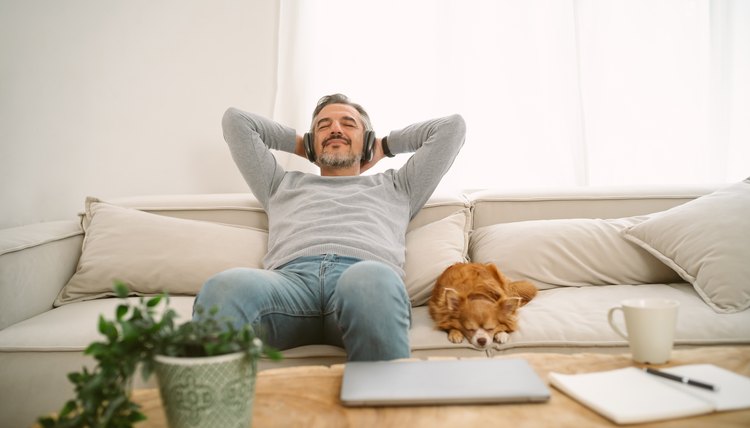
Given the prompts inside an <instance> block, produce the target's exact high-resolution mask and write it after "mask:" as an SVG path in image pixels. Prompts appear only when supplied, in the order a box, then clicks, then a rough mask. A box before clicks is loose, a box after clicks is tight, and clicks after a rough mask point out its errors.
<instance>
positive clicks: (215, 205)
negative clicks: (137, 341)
mask: <svg viewBox="0 0 750 428" xmlns="http://www.w3.org/2000/svg"><path fill="white" fill-rule="evenodd" d="M225 223H226V224H225ZM82 225H83V229H84V233H85V237H84V240H83V246H82V252H81V257H80V259H79V261H78V267H77V269H76V272H75V274H74V275H73V277H72V278H71V279H70V281H68V283H67V284H66V286H65V287H64V288H63V289H62V290H61V292H60V293H59V295H58V297H57V299H56V300H55V305H56V306H60V305H63V304H66V303H71V302H76V301H81V300H90V299H96V298H100V297H107V296H112V295H113V290H112V286H113V284H114V281H115V280H118V281H122V282H124V283H125V284H126V285H128V287H129V288H130V290H131V292H132V293H133V294H135V295H148V294H156V293H161V292H165V291H166V292H169V293H170V294H174V295H180V294H182V295H195V294H197V293H198V291H200V288H201V287H202V285H203V283H204V282H205V281H206V279H208V278H209V277H210V276H211V275H213V274H215V273H218V272H221V271H222V270H225V269H229V268H233V267H250V268H262V259H263V256H264V255H265V253H266V250H267V244H268V232H267V225H268V220H267V217H266V214H265V212H264V211H263V210H262V208H261V207H260V205H259V204H258V202H257V201H255V200H254V199H253V198H252V197H251V196H249V195H239V194H237V195H235V194H224V195H174V196H169V195H167V196H151V197H149V196H146V197H138V198H121V199H117V200H114V201H113V203H108V202H103V201H101V200H99V199H97V198H93V197H90V198H87V200H86V209H85V212H84V213H83V214H82ZM258 226H259V227H258ZM470 227H471V210H470V209H469V206H468V202H467V201H466V199H464V198H462V197H455V196H447V197H440V196H436V197H433V198H432V199H430V201H429V202H428V203H427V204H426V205H425V207H424V208H423V209H422V210H421V211H420V212H419V213H418V214H417V216H416V217H415V218H414V219H413V220H412V222H411V223H410V225H409V228H408V231H407V235H406V262H405V266H404V270H405V271H406V278H405V283H406V288H407V291H408V293H409V297H410V298H411V301H412V303H413V304H414V305H420V304H423V303H424V302H425V301H426V300H427V298H428V297H429V294H430V293H431V289H432V285H433V284H434V282H435V280H436V279H437V277H438V276H439V275H440V274H441V273H442V271H443V270H444V269H445V268H447V267H448V266H450V265H451V264H453V263H458V262H463V261H466V259H467V253H468V233H469V229H470Z"/></svg>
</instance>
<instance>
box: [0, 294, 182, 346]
mask: <svg viewBox="0 0 750 428" xmlns="http://www.w3.org/2000/svg"><path fill="white" fill-rule="evenodd" d="M137 299H138V298H137V297H129V298H128V300H130V301H133V302H135V301H136V300H137ZM194 300H195V298H194V297H192V296H171V297H170V298H169V301H170V303H169V305H170V307H171V308H172V309H174V310H175V311H176V312H177V314H178V316H179V317H178V318H177V321H178V322H181V321H188V320H189V319H190V318H191V316H192V312H193V301H194ZM121 303H122V301H121V300H120V299H117V298H106V299H96V300H87V301H82V302H76V303H71V304H69V305H63V306H60V307H58V308H54V309H52V310H50V311H47V312H44V313H42V314H39V315H37V316H35V317H32V318H29V319H27V320H24V321H21V322H19V323H16V324H14V325H12V326H10V327H8V328H6V329H4V330H0V352H28V351H39V352H44V351H83V350H84V349H86V347H88V345H89V344H90V343H91V342H94V341H97V340H104V337H103V336H102V335H101V334H100V333H99V331H98V329H97V320H98V319H99V315H103V316H104V317H105V318H107V319H112V318H114V316H115V309H116V308H117V306H118V305H119V304H121ZM157 310H158V309H157Z"/></svg>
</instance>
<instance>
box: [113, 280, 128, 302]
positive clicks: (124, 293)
mask: <svg viewBox="0 0 750 428" xmlns="http://www.w3.org/2000/svg"><path fill="white" fill-rule="evenodd" d="M114 289H115V295H116V296H117V297H119V298H120V299H125V298H127V297H128V294H130V290H128V286H127V285H125V283H124V282H122V281H115V287H114Z"/></svg>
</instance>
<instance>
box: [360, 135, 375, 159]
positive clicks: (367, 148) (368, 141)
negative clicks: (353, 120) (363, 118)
mask: <svg viewBox="0 0 750 428" xmlns="http://www.w3.org/2000/svg"><path fill="white" fill-rule="evenodd" d="M364 140H365V141H364V145H363V146H362V160H363V161H365V162H370V161H371V160H372V156H373V154H374V151H375V150H374V149H375V131H365V138H364Z"/></svg>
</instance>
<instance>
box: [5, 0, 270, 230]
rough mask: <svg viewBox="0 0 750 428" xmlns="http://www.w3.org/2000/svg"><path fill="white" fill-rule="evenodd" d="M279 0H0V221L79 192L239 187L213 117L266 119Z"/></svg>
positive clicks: (72, 209) (45, 213)
mask: <svg viewBox="0 0 750 428" xmlns="http://www.w3.org/2000/svg"><path fill="white" fill-rule="evenodd" d="M277 15H278V0H263V1H240V0H212V1H203V0H128V1H114V0H110V1H103V0H67V1H64V2H62V1H58V0H31V1H29V0H0V228H5V227H12V226H18V225H23V224H29V223H35V222H41V221H48V220H58V219H73V218H75V215H76V213H77V212H79V211H80V210H81V209H82V208H83V201H84V198H85V197H86V196H87V195H92V196H97V197H101V198H112V197H119V196H131V195H145V194H166V193H221V192H246V191H247V186H246V185H245V183H244V181H243V180H242V178H241V177H240V175H239V173H238V172H237V171H236V169H235V166H234V164H233V162H232V160H231V158H230V155H229V152H228V150H227V149H226V145H225V144H224V142H223V138H222V134H221V127H220V120H221V115H222V114H223V112H224V110H225V109H226V107H228V106H230V105H234V106H238V107H241V108H244V109H247V110H251V111H255V112H258V113H261V114H265V115H268V116H270V115H271V114H272V111H273V100H274V91H275V84H276V77H275V76H276V46H277V19H276V17H277Z"/></svg>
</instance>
